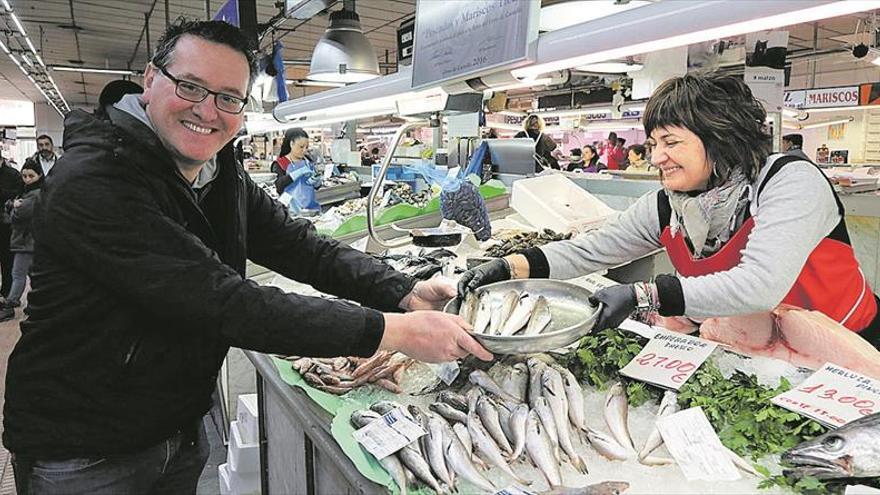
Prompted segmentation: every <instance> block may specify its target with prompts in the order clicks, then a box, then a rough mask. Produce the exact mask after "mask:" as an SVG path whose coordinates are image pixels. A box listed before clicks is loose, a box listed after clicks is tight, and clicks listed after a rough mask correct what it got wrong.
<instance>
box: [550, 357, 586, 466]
mask: <svg viewBox="0 0 880 495" xmlns="http://www.w3.org/2000/svg"><path fill="white" fill-rule="evenodd" d="M542 385H543V393H544V397H546V398H547V402H548V403H549V404H550V410H551V411H552V412H553V420H554V421H556V431H557V433H558V434H559V446H560V447H562V450H563V451H565V453H566V454H567V455H568V459H569V461H570V462H571V465H572V466H574V467H575V469H577V470H578V471H580V472H581V473H584V474H587V472H588V471H587V465H586V463H585V462H584V460H583V459H581V456H580V455H579V454H578V453H577V451H576V450H575V449H574V445H573V444H572V443H571V428H569V426H568V424H569V420H568V398H567V397H566V394H565V386H564V385H563V384H562V375H560V374H559V372H558V371H556V370H555V369H553V368H549V367H548V368H547V369H545V370H544V375H543V378H542Z"/></svg>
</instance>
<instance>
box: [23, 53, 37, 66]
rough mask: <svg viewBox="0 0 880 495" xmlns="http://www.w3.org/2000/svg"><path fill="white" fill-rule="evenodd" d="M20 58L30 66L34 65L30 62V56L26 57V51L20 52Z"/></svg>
mask: <svg viewBox="0 0 880 495" xmlns="http://www.w3.org/2000/svg"><path fill="white" fill-rule="evenodd" d="M21 60H22V62H24V63H26V64H28V65H29V66H31V67H33V66H34V63H33V62H31V59H30V57H28V56H27V54H26V53H22V54H21Z"/></svg>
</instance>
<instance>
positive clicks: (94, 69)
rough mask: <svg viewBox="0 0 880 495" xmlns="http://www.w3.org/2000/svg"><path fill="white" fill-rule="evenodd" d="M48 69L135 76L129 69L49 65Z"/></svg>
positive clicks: (135, 72)
mask: <svg viewBox="0 0 880 495" xmlns="http://www.w3.org/2000/svg"><path fill="white" fill-rule="evenodd" d="M49 68H50V69H52V70H54V71H59V72H85V73H88V74H118V75H121V76H137V75H140V74H139V73H138V72H137V71H133V70H129V69H101V68H99V67H71V66H68V65H50V66H49Z"/></svg>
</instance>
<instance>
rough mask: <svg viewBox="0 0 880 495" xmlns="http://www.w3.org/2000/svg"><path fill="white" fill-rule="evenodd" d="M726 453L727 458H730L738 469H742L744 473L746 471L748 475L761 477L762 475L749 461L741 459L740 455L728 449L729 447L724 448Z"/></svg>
mask: <svg viewBox="0 0 880 495" xmlns="http://www.w3.org/2000/svg"><path fill="white" fill-rule="evenodd" d="M722 447H724V445H722ZM724 451H725V452H726V453H727V457H729V458H730V460H731V461H733V464H734V465H736V467H738V468H740V469H741V470H742V471H745V472H746V473H749V474H751V475H752V476H761V473H759V472H758V471H756V470H755V467H754V466H752V464H751V463H749V461H747V460H745V459H743V458H742V457H740V456H739V454H737V453H736V452H734V451H732V450H730V449H728V448H727V447H724Z"/></svg>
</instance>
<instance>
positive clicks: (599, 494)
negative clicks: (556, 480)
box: [542, 481, 629, 495]
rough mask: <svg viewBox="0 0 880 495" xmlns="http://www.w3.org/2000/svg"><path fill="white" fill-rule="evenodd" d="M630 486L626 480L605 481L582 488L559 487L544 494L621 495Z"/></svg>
mask: <svg viewBox="0 0 880 495" xmlns="http://www.w3.org/2000/svg"><path fill="white" fill-rule="evenodd" d="M628 488H629V483H627V482H626V481H603V482H601V483H596V484H593V485H587V486H582V487H580V488H568V487H564V486H562V487H559V488H554V489H552V490H550V491H549V492H544V493H543V494H542V495H620V494H621V493H623V492H625V491H626V490H627V489H628Z"/></svg>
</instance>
